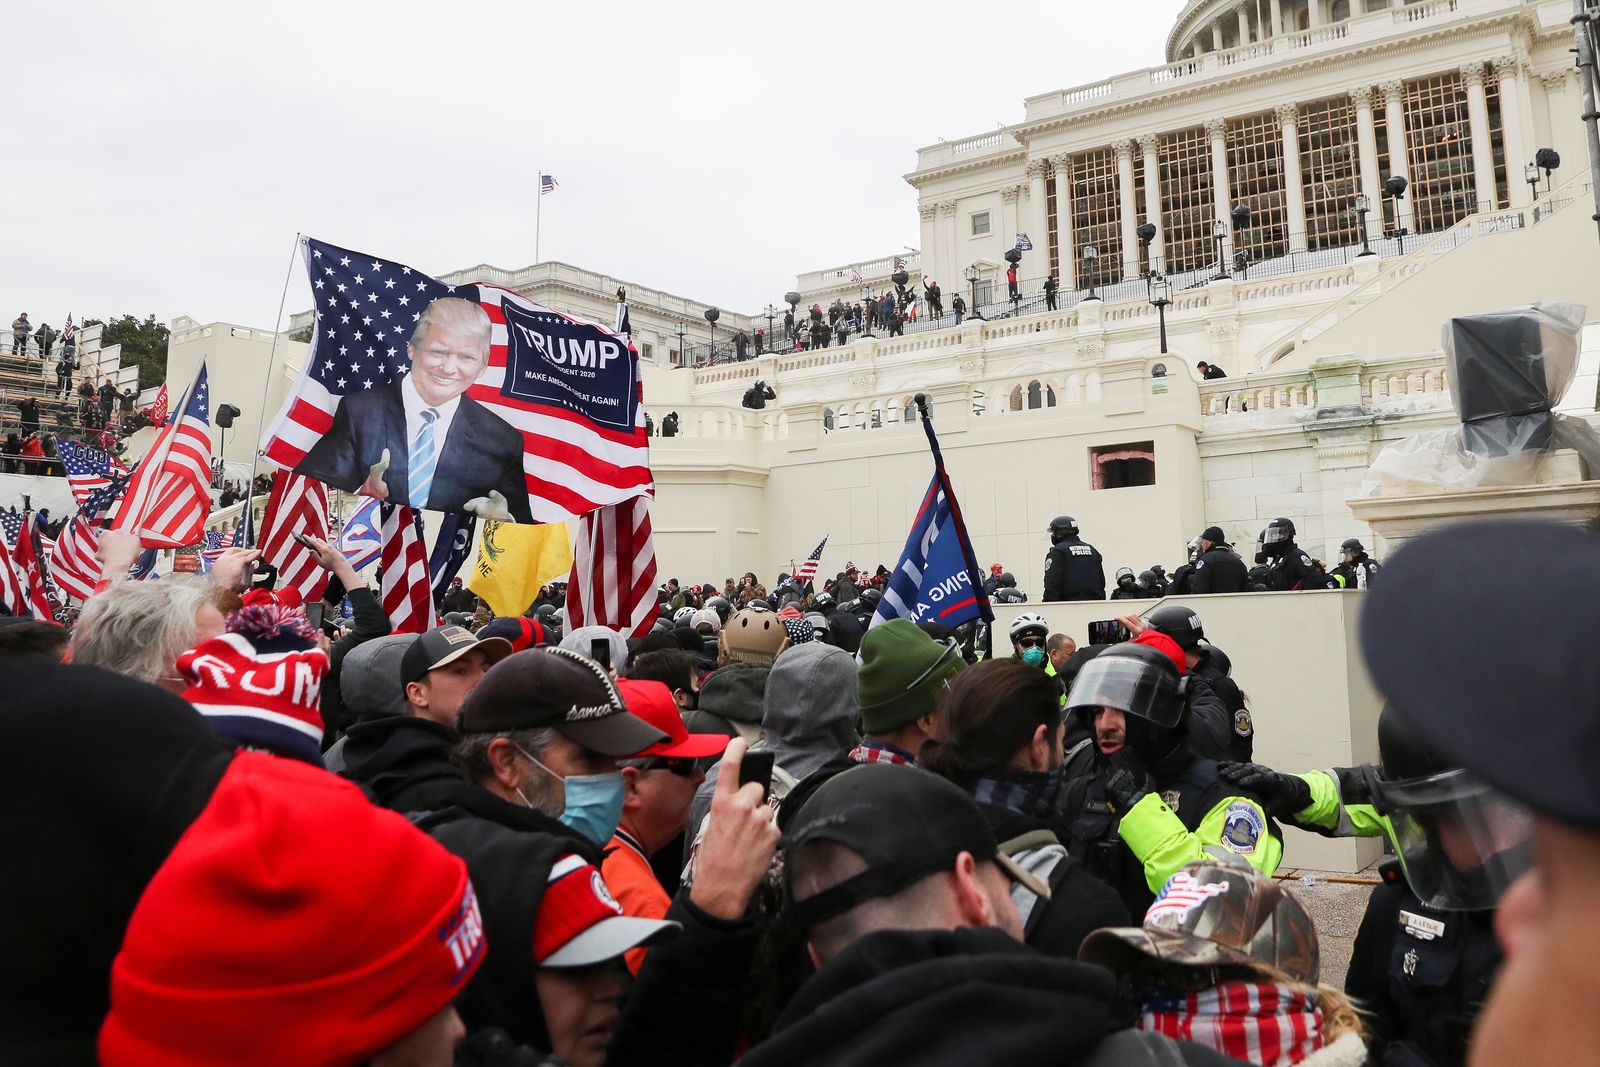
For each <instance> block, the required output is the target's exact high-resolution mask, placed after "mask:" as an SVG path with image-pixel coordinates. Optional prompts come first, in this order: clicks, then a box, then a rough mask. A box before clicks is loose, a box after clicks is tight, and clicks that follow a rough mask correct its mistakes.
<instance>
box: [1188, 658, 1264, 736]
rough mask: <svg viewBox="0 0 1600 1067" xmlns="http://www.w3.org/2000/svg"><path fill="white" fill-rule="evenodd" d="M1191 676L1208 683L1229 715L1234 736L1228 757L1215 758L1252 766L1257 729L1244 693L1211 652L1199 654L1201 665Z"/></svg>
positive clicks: (1192, 670) (1199, 663)
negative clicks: (1246, 704) (1245, 701)
mask: <svg viewBox="0 0 1600 1067" xmlns="http://www.w3.org/2000/svg"><path fill="white" fill-rule="evenodd" d="M1189 673H1190V674H1192V675H1194V676H1195V677H1197V678H1203V679H1204V680H1205V682H1206V684H1207V685H1209V686H1210V687H1211V691H1212V692H1213V693H1214V694H1216V697H1217V699H1218V700H1220V701H1221V702H1222V706H1223V708H1224V709H1225V710H1226V711H1227V713H1228V718H1227V722H1228V724H1229V726H1230V727H1231V729H1232V733H1231V735H1230V736H1229V737H1228V751H1227V755H1226V756H1217V757H1215V758H1217V759H1230V760H1234V761H1236V762H1238V763H1249V762H1250V761H1251V759H1252V757H1253V753H1254V751H1255V737H1256V728H1255V721H1254V720H1253V719H1252V718H1251V717H1250V709H1249V708H1247V707H1245V703H1244V693H1243V691H1241V690H1240V689H1239V685H1238V683H1237V682H1235V681H1234V680H1233V678H1232V676H1230V675H1229V673H1228V671H1227V670H1226V669H1225V668H1224V667H1222V665H1221V664H1219V663H1218V662H1217V660H1216V658H1215V657H1214V656H1212V654H1211V650H1210V649H1209V648H1207V649H1205V650H1204V651H1202V652H1201V653H1200V660H1199V662H1197V663H1196V664H1195V665H1194V667H1193V668H1192V669H1191V670H1190V671H1189ZM1190 684H1191V685H1193V683H1192V682H1191V683H1190Z"/></svg>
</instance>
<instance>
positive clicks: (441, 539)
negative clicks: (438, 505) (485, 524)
mask: <svg viewBox="0 0 1600 1067" xmlns="http://www.w3.org/2000/svg"><path fill="white" fill-rule="evenodd" d="M477 532H478V516H476V515H459V514H450V515H446V516H445V517H444V522H442V523H440V524H439V536H438V538H437V539H436V540H435V541H434V542H433V555H432V556H431V557H429V559H428V577H429V580H430V581H431V582H432V583H433V605H434V607H438V606H439V601H440V600H441V599H443V597H444V594H445V590H447V589H449V588H450V579H452V578H454V577H455V576H456V572H458V571H459V570H461V565H462V564H463V563H465V562H466V561H467V556H469V555H471V553H472V535H473V534H475V533H477Z"/></svg>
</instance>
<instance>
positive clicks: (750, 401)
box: [740, 378, 778, 411]
mask: <svg viewBox="0 0 1600 1067" xmlns="http://www.w3.org/2000/svg"><path fill="white" fill-rule="evenodd" d="M776 399H778V394H777V393H774V392H773V391H772V386H770V385H768V384H767V383H766V382H764V381H762V380H761V379H760V378H757V379H756V383H755V384H754V385H752V386H751V387H750V388H748V389H746V390H745V391H744V397H743V399H742V400H741V401H740V402H741V403H742V404H744V406H745V407H747V408H749V409H750V410H751V411H760V410H762V409H763V408H765V407H766V406H767V401H769V400H776Z"/></svg>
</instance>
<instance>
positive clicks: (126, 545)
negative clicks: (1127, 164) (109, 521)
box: [94, 530, 139, 579]
mask: <svg viewBox="0 0 1600 1067" xmlns="http://www.w3.org/2000/svg"><path fill="white" fill-rule="evenodd" d="M94 558H95V559H97V560H99V561H100V573H101V574H103V575H105V576H106V577H107V578H110V579H117V578H126V577H127V576H128V571H129V570H130V569H131V568H132V567H133V565H134V564H135V563H137V562H138V560H139V539H138V538H137V537H135V536H134V535H133V534H131V533H125V532H124V531H122V530H102V531H100V540H99V542H98V543H97V544H96V545H95V549H94Z"/></svg>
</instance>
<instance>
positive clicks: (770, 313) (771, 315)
mask: <svg viewBox="0 0 1600 1067" xmlns="http://www.w3.org/2000/svg"><path fill="white" fill-rule="evenodd" d="M762 310H763V311H765V312H766V315H767V343H768V344H770V343H771V342H772V320H773V319H775V318H777V317H778V309H777V308H775V307H773V306H772V305H771V304H768V305H767V306H766V307H764V308H762Z"/></svg>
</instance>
